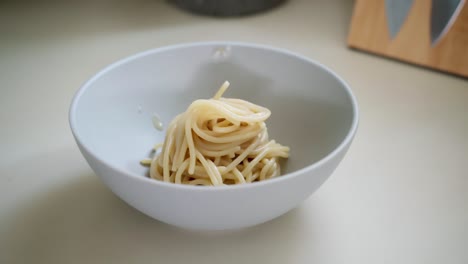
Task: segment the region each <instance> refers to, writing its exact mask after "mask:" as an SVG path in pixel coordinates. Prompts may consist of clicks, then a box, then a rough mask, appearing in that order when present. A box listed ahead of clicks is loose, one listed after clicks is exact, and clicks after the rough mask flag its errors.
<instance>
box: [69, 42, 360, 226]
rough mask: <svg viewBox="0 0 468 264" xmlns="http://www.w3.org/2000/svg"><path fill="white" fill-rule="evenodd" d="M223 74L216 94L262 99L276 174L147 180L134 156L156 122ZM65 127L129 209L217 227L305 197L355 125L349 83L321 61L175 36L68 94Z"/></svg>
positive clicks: (141, 153) (212, 87)
mask: <svg viewBox="0 0 468 264" xmlns="http://www.w3.org/2000/svg"><path fill="white" fill-rule="evenodd" d="M225 80H228V81H229V82H230V83H231V86H230V88H229V89H228V91H227V92H226V93H225V94H224V97H231V98H241V99H245V100H248V101H251V102H253V103H255V104H259V105H262V106H265V107H268V108H269V109H270V110H271V112H272V115H271V117H270V118H269V119H268V120H267V126H268V131H269V135H270V139H275V140H276V141H277V142H280V143H281V144H283V145H287V146H289V147H290V148H291V152H290V158H289V159H288V160H287V161H286V162H285V163H284V165H283V167H282V170H283V172H282V174H283V175H282V176H279V177H277V178H273V179H269V180H266V181H262V182H256V183H250V184H244V185H235V186H220V187H212V186H211V187H210V186H206V187H204V186H186V185H178V184H172V183H165V182H160V181H157V180H153V179H151V178H148V176H147V175H148V171H147V170H148V168H147V167H144V166H142V165H140V160H141V159H144V158H147V157H149V155H150V152H151V148H152V147H153V146H154V144H156V143H158V142H163V141H164V137H165V132H164V131H158V130H156V129H155V127H154V126H153V123H152V117H153V115H154V114H155V113H156V114H157V115H158V116H159V117H160V119H161V121H162V122H163V124H166V125H167V124H168V123H169V122H170V121H171V119H172V118H174V117H175V116H176V115H177V114H179V113H181V112H183V111H185V110H186V108H187V107H188V105H189V104H190V103H191V102H192V101H194V100H196V99H199V98H211V97H212V96H213V95H214V93H215V92H216V91H217V90H218V88H219V86H220V85H221V84H222V83H223V82H224V81H225ZM69 119H70V126H71V129H72V132H73V135H74V137H75V140H76V142H77V145H78V147H79V149H80V150H81V152H82V154H83V156H84V157H85V159H86V160H87V161H88V163H89V165H90V166H91V168H92V169H93V170H94V171H95V173H96V174H97V175H98V176H99V177H100V178H101V179H102V181H103V182H104V183H105V184H106V185H107V186H108V187H109V188H110V189H111V190H112V191H113V192H114V193H115V194H116V195H117V196H118V197H120V198H121V199H122V200H124V201H125V202H127V203H128V204H129V205H131V206H133V207H134V208H136V209H137V210H139V211H141V212H143V213H145V214H147V215H149V216H151V217H153V218H155V219H157V220H159V221H161V222H164V223H168V224H171V225H174V226H178V227H182V228H186V229H195V230H226V229H238V228H243V227H248V226H253V225H257V224H260V223H263V222H266V221H268V220H271V219H273V218H276V217H278V216H280V215H282V214H284V213H286V212H288V211H289V210H291V209H293V208H294V207H296V206H297V205H298V204H299V203H300V202H301V201H303V200H304V199H306V198H307V197H308V196H310V195H311V194H312V193H313V192H315V191H316V190H317V188H319V186H320V185H322V183H323V182H324V181H325V180H326V179H327V178H328V177H329V176H330V175H331V174H332V172H333V170H334V169H335V168H336V167H337V166H338V164H339V163H340V161H341V159H342V158H343V156H344V155H345V153H346V151H347V150H348V148H349V146H350V144H351V142H352V140H353V137H354V135H355V133H356V129H357V125H358V109H357V103H356V100H355V98H354V96H353V94H352V91H351V89H350V88H349V86H348V85H347V84H346V83H345V82H344V81H343V80H342V79H341V78H340V77H339V76H337V75H336V74H335V73H333V72H332V71H331V70H329V69H327V68H326V67H324V66H323V65H321V64H319V63H317V62H314V61H313V60H310V59H308V58H306V57H304V56H301V55H298V54H295V53H292V52H289V51H286V50H282V49H277V48H273V47H267V46H261V45H255V44H246V43H235V42H204V43H190V44H181V45H175V46H170V47H163V48H157V49H153V50H149V51H146V52H142V53H139V54H136V55H133V56H130V57H128V58H125V59H123V60H121V61H118V62H116V63H114V64H112V65H110V66H108V67H106V68H105V69H103V70H102V71H100V72H99V73H97V74H96V75H95V76H94V77H92V78H91V79H90V80H89V81H87V82H86V83H85V84H84V85H83V86H82V87H81V88H80V89H79V91H78V92H77V93H76V95H75V97H74V99H73V102H72V104H71V107H70V113H69Z"/></svg>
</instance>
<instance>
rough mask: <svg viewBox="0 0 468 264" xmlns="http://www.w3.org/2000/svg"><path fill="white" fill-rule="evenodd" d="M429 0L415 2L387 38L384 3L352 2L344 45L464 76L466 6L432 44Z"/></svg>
mask: <svg viewBox="0 0 468 264" xmlns="http://www.w3.org/2000/svg"><path fill="white" fill-rule="evenodd" d="M430 14H431V1H430V0H415V1H414V4H413V6H412V7H411V10H410V12H409V14H408V17H407V19H406V21H405V23H404V24H403V26H402V27H401V29H400V32H399V33H398V35H397V36H396V37H395V38H394V39H393V40H392V39H391V38H390V33H389V29H388V26H387V18H386V14H385V0H356V2H355V6H354V11H353V16H352V18H351V28H350V32H349V35H348V45H349V47H351V48H355V49H359V50H363V51H367V52H371V53H375V54H378V55H381V56H385V57H390V58H394V59H398V60H401V61H404V62H408V63H412V64H416V65H420V66H424V67H429V68H432V69H436V70H440V71H444V72H448V73H452V74H456V75H460V76H463V77H468V4H465V5H464V6H463V8H462V10H461V12H460V14H459V16H458V18H457V19H456V20H455V22H454V24H453V25H452V27H451V28H450V29H449V31H448V33H447V34H446V35H445V36H444V37H443V38H442V39H441V40H440V41H439V42H438V43H437V44H436V45H435V46H432V45H431V40H430V39H431V38H430Z"/></svg>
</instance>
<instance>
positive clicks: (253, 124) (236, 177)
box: [142, 81, 289, 186]
mask: <svg viewBox="0 0 468 264" xmlns="http://www.w3.org/2000/svg"><path fill="white" fill-rule="evenodd" d="M228 87H229V82H227V81H226V82H224V84H223V85H222V86H221V87H220V89H219V90H218V92H217V93H216V94H215V96H214V97H213V98H211V99H207V100H205V99H200V100H196V101H194V102H193V103H192V104H191V105H190V106H189V107H188V109H187V111H186V112H184V113H182V114H180V115H178V116H176V117H175V118H174V119H173V120H172V122H171V123H170V124H169V127H168V130H167V132H166V138H165V141H164V144H162V145H159V146H156V147H155V151H157V148H161V151H160V153H155V155H154V157H153V158H152V159H151V160H143V161H142V164H144V165H149V166H150V177H151V178H153V179H156V180H160V181H165V182H172V183H178V184H190V185H214V186H218V185H229V184H242V183H250V182H254V181H263V180H266V179H270V178H273V177H276V176H279V175H280V164H279V158H287V157H288V156H289V148H288V147H285V146H282V145H280V144H278V143H276V142H275V141H274V140H269V139H268V132H267V127H266V124H265V121H266V120H267V119H268V117H269V116H270V114H271V113H270V110H268V109H267V108H264V107H261V106H258V105H255V104H252V103H250V102H247V101H244V100H241V99H231V98H223V97H221V96H222V95H223V94H224V92H225V91H226V89H227V88H228Z"/></svg>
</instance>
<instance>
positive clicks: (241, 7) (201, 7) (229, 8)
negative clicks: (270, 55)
mask: <svg viewBox="0 0 468 264" xmlns="http://www.w3.org/2000/svg"><path fill="white" fill-rule="evenodd" d="M168 1H169V2H171V3H173V4H175V5H176V6H178V7H180V8H182V9H185V10H188V11H191V12H194V13H197V14H203V15H210V16H219V17H226V16H243V15H250V14H254V13H258V12H261V11H265V10H268V9H271V8H273V7H276V6H277V5H279V4H281V3H283V2H285V0H168Z"/></svg>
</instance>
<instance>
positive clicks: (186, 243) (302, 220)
mask: <svg viewBox="0 0 468 264" xmlns="http://www.w3.org/2000/svg"><path fill="white" fill-rule="evenodd" d="M352 4H353V1H349V0H341V1H339V0H332V1H308V0H290V1H289V2H288V3H286V4H285V5H283V6H281V7H279V8H277V9H274V10H272V11H270V12H267V13H264V14H260V15H257V16H249V17H243V18H237V19H232V18H230V19H215V18H209V17H202V16H197V15H192V14H188V13H185V12H182V11H180V10H178V9H176V8H174V7H173V6H171V5H169V4H167V3H166V2H165V1H161V0H132V1H130V0H97V1H91V0H86V1H65V0H62V1H45V0H40V1H29V2H25V1H9V2H2V3H0V33H1V34H0V40H1V41H0V69H1V70H0V121H1V124H2V125H1V129H0V146H1V147H0V263H36V264H39V263H47V264H55V263H117V264H118V263H206V264H209V263H322V264H323V263H348V264H349V263H356V264H357V263H359V264H363V263H369V264H370V263H412V264H416V263H421V264H423V263H424V264H431V263H434V264H439V263H451V264H465V263H468V250H467V246H468V81H467V80H466V79H462V78H458V77H454V76H450V75H447V74H443V73H439V72H434V71H430V70H426V69H422V68H418V67H414V66H410V65H407V64H403V63H400V62H396V61H391V60H388V59H383V58H380V57H376V56H372V55H368V54H364V53H361V52H356V51H352V50H349V49H347V48H346V44H345V43H346V37H347V32H348V26H349V21H350V16H351V12H352ZM206 40H233V41H245V42H255V43H261V44H267V45H273V46H277V47H281V48H286V49H289V50H291V51H294V52H298V53H301V54H303V55H306V56H308V57H310V58H313V59H315V60H317V61H319V62H321V63H323V64H325V65H327V66H329V67H330V68H331V69H333V70H334V71H336V72H337V73H338V74H339V75H340V76H342V77H343V78H344V79H345V80H346V81H347V82H348V83H349V84H350V86H351V87H352V89H353V90H354V92H355V95H356V97H357V99H358V102H359V106H360V114H361V120H360V127H359V130H358V133H357V135H356V138H355V141H354V142H353V145H352V146H351V148H350V150H349V152H348V154H347V156H346V157H345V159H344V160H343V162H342V163H341V164H340V166H339V167H338V169H337V170H336V171H335V172H334V174H333V175H332V176H331V178H330V179H329V180H328V181H327V182H326V183H325V184H324V185H323V186H322V187H321V188H320V189H319V190H318V191H317V192H316V193H315V194H313V195H312V196H311V197H310V198H309V199H307V200H306V201H305V202H303V203H302V204H301V205H300V206H299V207H298V208H297V209H294V210H293V211H291V212H290V213H288V214H286V215H284V216H282V217H280V218H278V219H276V220H273V221H271V222H268V223H266V224H263V225H260V226H256V227H253V228H249V229H245V230H240V231H235V232H221V233H198V232H188V231H183V230H179V229H177V228H174V227H171V226H168V225H165V224H162V223H160V222H157V221H155V220H152V219H151V218H149V217H147V216H145V215H143V214H141V213H139V212H138V211H136V210H134V209H132V208H131V207H130V206H128V205H126V204H125V203H124V202H122V201H121V200H119V199H118V198H117V197H116V196H114V195H113V194H112V193H111V191H110V190H108V189H107V188H106V187H105V186H104V185H103V184H102V183H101V182H100V181H99V179H98V178H97V177H96V176H95V175H94V173H93V171H92V170H91V169H90V168H89V166H88V165H87V163H86V162H85V160H84V159H83V157H82V156H81V154H80V152H79V150H78V148H77V146H76V144H75V142H74V140H73V138H72V135H71V132H70V129H69V126H68V116H67V114H68V107H69V105H70V101H71V99H72V96H73V95H74V93H75V91H76V90H77V89H78V88H79V87H80V85H81V84H82V83H83V82H85V81H86V80H87V79H88V78H89V77H91V76H92V75H93V74H94V73H96V72H97V71H98V70H100V69H101V68H103V67H104V66H106V65H108V64H109V63H112V62H114V61H116V60H118V59H121V58H123V57H125V56H128V55H131V54H134V53H137V52H140V51H143V50H147V49H151V48H155V47H160V46H165V45H169V44H175V43H181V42H191V41H206Z"/></svg>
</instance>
